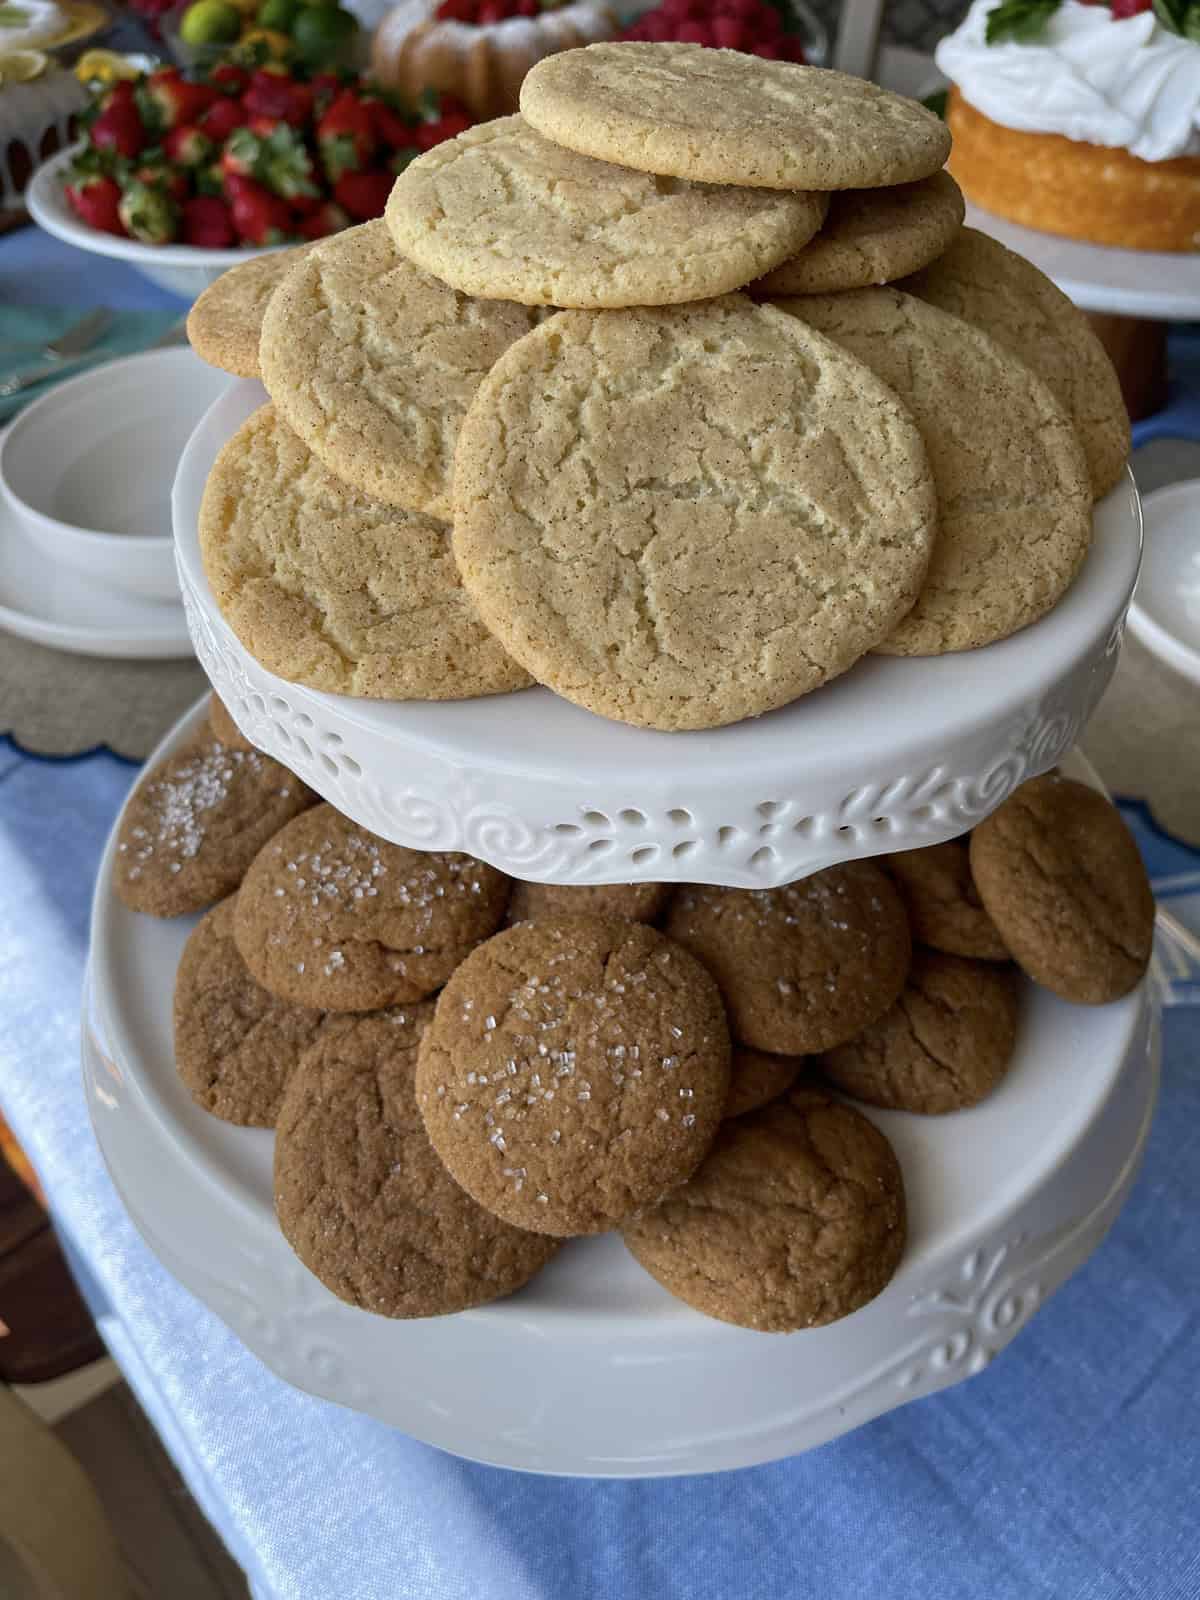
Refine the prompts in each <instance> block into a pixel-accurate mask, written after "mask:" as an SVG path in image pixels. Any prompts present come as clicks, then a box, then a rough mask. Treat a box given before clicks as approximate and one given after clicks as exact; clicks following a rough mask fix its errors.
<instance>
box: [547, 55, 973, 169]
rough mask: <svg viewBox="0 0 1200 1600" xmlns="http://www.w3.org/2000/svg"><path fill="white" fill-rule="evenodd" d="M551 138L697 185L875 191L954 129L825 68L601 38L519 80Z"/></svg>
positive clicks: (940, 158)
mask: <svg viewBox="0 0 1200 1600" xmlns="http://www.w3.org/2000/svg"><path fill="white" fill-rule="evenodd" d="M521 111H522V113H523V115H524V116H525V119H526V121H528V122H530V123H532V124H533V126H534V127H535V128H537V129H538V131H539V132H540V133H544V134H545V136H546V138H547V139H553V140H554V141H555V143H556V144H562V145H566V147H567V148H568V149H570V150H578V151H579V152H580V153H581V154H583V155H589V156H596V157H597V158H598V159H599V160H601V161H615V162H618V163H619V164H620V165H622V166H627V167H637V168H638V169H639V170H640V171H642V172H658V173H664V174H667V175H670V176H674V177H677V178H691V179H693V180H696V181H698V182H702V183H740V184H747V185H750V186H753V187H755V188H758V187H762V188H767V189H874V188H877V187H881V186H883V185H886V184H893V183H912V182H914V181H915V180H916V179H918V178H927V177H928V176H929V175H930V173H932V172H937V171H938V169H939V168H940V167H943V166H944V165H945V163H946V157H947V156H948V155H949V154H950V133H949V130H948V129H947V127H946V125H945V123H944V122H943V121H942V120H941V118H940V117H936V116H935V115H934V114H933V112H932V111H927V110H926V109H925V107H924V106H922V105H920V104H919V103H918V102H917V101H916V100H908V99H906V98H905V97H904V96H903V95H898V94H892V93H890V92H889V91H888V90H886V89H880V88H877V87H876V85H875V84H873V83H868V82H867V81H866V79H865V78H853V77H850V76H848V75H847V74H846V73H844V72H832V71H830V70H829V68H827V67H798V66H793V65H792V64H791V63H790V62H785V61H764V60H762V59H760V58H759V57H758V56H748V55H743V54H742V53H741V52H740V51H737V50H713V49H710V48H709V47H708V46H706V45H699V44H643V43H625V44H595V45H589V46H587V48H586V49H582V50H564V51H562V52H561V53H560V54H558V55H554V56H547V57H546V59H545V60H544V61H539V62H538V63H537V65H536V66H535V67H533V69H532V70H531V71H530V72H529V73H528V74H527V76H526V78H525V81H524V83H523V84H522V85H521Z"/></svg>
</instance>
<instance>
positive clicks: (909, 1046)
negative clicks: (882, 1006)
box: [817, 949, 1020, 1116]
mask: <svg viewBox="0 0 1200 1600" xmlns="http://www.w3.org/2000/svg"><path fill="white" fill-rule="evenodd" d="M1019 998H1020V986H1019V984H1018V981H1017V976H1016V973H1014V972H1013V970H1012V968H1011V967H996V966H992V965H989V964H987V963H984V962H982V961H967V960H965V959H964V958H963V957H961V956H946V955H942V954H941V953H940V952H938V951H936V950H920V949H918V950H916V951H914V953H913V963H912V971H911V972H910V973H909V976H908V982H907V983H906V984H905V986H904V992H903V993H902V994H901V996H900V998H899V1000H897V1002H896V1004H895V1005H894V1006H893V1007H892V1009H891V1010H890V1011H889V1012H888V1013H887V1014H886V1015H885V1016H882V1017H880V1018H879V1020H878V1021H877V1022H873V1023H872V1024H871V1025H870V1027H868V1028H867V1029H865V1031H864V1032H862V1033H860V1034H859V1035H858V1037H857V1038H855V1039H851V1040H850V1041H849V1043H847V1044H843V1045H839V1046H838V1048H837V1049H836V1050H830V1051H829V1052H828V1053H827V1054H826V1055H823V1056H822V1057H821V1058H820V1060H819V1061H818V1062H817V1065H818V1067H819V1068H820V1070H821V1071H822V1072H823V1073H824V1074H825V1076H826V1077H827V1078H828V1079H829V1080H830V1082H831V1083H835V1084H836V1085H837V1087H838V1088H839V1089H842V1090H844V1092H845V1093H846V1094H850V1095H853V1096H854V1098H855V1099H856V1100H865V1101H866V1102H867V1103H868V1104H869V1105H873V1106H884V1107H886V1108H887V1109H888V1110H891V1111H920V1112H923V1113H924V1114H925V1115H926V1116H937V1115H939V1114H940V1113H942V1112H945V1111H961V1110H962V1109H963V1107H964V1106H973V1105H975V1104H976V1102H977V1101H979V1100H982V1099H983V1098H984V1096H985V1095H988V1094H990V1093H991V1092H992V1090H993V1089H994V1088H995V1087H996V1085H997V1084H998V1083H999V1082H1000V1080H1001V1078H1003V1076H1004V1074H1005V1073H1006V1072H1007V1070H1008V1065H1009V1062H1010V1061H1011V1060H1012V1053H1013V1049H1014V1047H1015V1045H1016V1042H1017V1011H1018V1005H1019Z"/></svg>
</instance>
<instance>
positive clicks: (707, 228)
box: [387, 117, 826, 308]
mask: <svg viewBox="0 0 1200 1600" xmlns="http://www.w3.org/2000/svg"><path fill="white" fill-rule="evenodd" d="M825 203H826V202H825V197H824V196H823V195H820V196H819V195H815V194H808V193H804V192H803V191H801V192H798V193H789V194H784V193H780V192H777V191H776V192H772V191H770V190H763V189H737V188H729V187H713V186H710V185H706V184H693V183H688V182H686V181H683V180H680V179H677V178H654V177H650V176H648V175H647V174H646V173H644V172H635V171H633V170H632V169H631V168H629V167H618V166H613V165H612V164H611V163H609V162H607V161H593V160H592V159H591V158H590V157H589V156H583V155H578V154H576V152H575V151H573V150H566V149H564V148H563V147H562V145H560V144H552V143H551V142H550V141H549V140H548V139H543V138H542V136H541V134H539V133H535V132H534V130H533V129H532V128H531V127H530V126H529V124H528V123H527V122H526V121H525V120H524V118H522V117H501V118H499V119H498V120H497V121H495V122H485V123H483V124H481V125H480V126H479V127H476V128H469V129H468V130H467V132H466V133H461V134H459V136H458V137H457V138H456V139H448V140H446V141H445V143H443V144H439V145H437V146H435V148H434V149H432V150H430V151H428V152H427V153H426V154H425V155H423V156H420V157H419V158H418V159H417V160H416V161H414V162H412V164H411V165H410V166H408V167H406V168H405V170H404V172H403V173H401V175H400V177H399V178H398V179H397V180H396V184H395V187H394V188H393V190H392V193H391V198H390V199H389V201H388V206H387V224H388V227H389V228H390V229H391V231H392V237H393V239H394V240H395V242H396V245H397V248H398V249H400V250H402V251H403V252H404V254H405V255H407V256H410V257H411V258H412V260H413V261H415V262H416V263H417V265H418V266H420V267H423V268H424V269H425V270H426V271H427V272H432V273H434V274H436V275H437V277H439V278H442V279H444V280H445V281H446V282H447V283H451V284H453V285H454V287H455V288H456V289H460V290H462V291H463V292H464V293H465V294H476V295H484V296H486V297H488V298H489V299H495V298H503V299H508V300H517V301H520V302H521V303H522V304H524V305H529V306H576V307H585V308H586V307H593V308H600V307H606V306H610V307H611V306H639V305H646V306H654V305H674V304H677V303H679V302H681V301H685V300H705V299H708V298H710V297H711V296H713V295H718V294H724V293H726V292H727V291H728V290H730V289H739V288H741V286H742V285H743V284H745V283H749V282H750V280H751V279H752V278H757V277H759V276H760V274H761V273H763V272H769V271H770V269H771V267H773V266H775V265H776V264H777V263H778V262H780V261H784V260H786V258H787V257H788V256H789V255H791V254H793V252H795V251H796V250H799V249H800V247H801V245H803V244H805V243H806V242H807V241H808V240H809V239H811V238H812V236H813V234H814V233H815V232H816V231H817V229H818V228H819V227H820V225H821V220H822V218H823V217H824V215H825Z"/></svg>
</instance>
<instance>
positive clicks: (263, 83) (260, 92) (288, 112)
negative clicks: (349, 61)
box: [242, 69, 313, 128]
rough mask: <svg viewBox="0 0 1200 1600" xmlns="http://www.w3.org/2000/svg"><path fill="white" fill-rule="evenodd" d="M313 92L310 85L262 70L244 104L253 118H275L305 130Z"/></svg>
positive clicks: (245, 96) (252, 82)
mask: <svg viewBox="0 0 1200 1600" xmlns="http://www.w3.org/2000/svg"><path fill="white" fill-rule="evenodd" d="M312 103H313V91H312V89H311V87H310V86H309V85H308V84H307V83H300V82H298V81H297V80H296V79H295V78H285V77H282V76H281V75H280V74H279V73H277V72H263V71H262V70H261V69H260V70H259V71H258V72H256V73H255V74H254V76H253V77H252V78H251V80H250V87H249V88H248V89H247V90H246V93H245V94H244V95H243V96H242V104H243V105H244V106H245V108H246V110H247V111H248V112H249V113H250V115H251V117H274V118H275V119H276V120H277V121H279V122H290V123H291V124H292V126H293V127H294V128H302V127H304V125H305V123H306V122H307V121H308V119H309V115H310V114H311V111H312Z"/></svg>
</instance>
